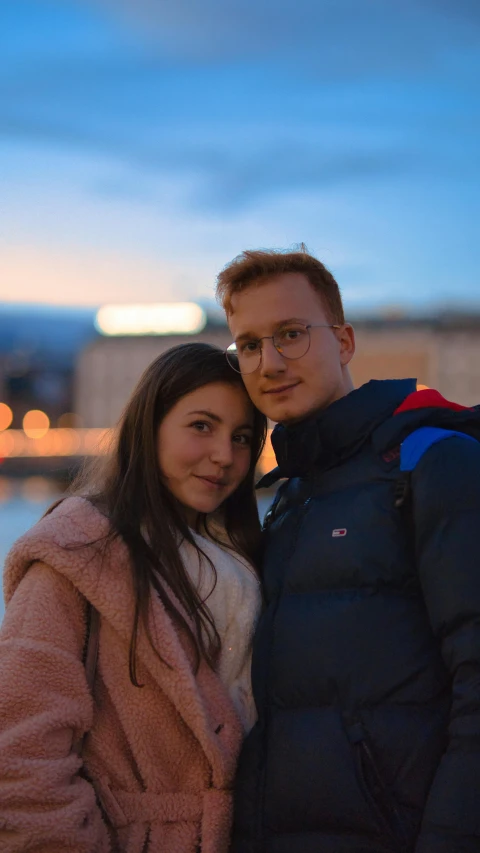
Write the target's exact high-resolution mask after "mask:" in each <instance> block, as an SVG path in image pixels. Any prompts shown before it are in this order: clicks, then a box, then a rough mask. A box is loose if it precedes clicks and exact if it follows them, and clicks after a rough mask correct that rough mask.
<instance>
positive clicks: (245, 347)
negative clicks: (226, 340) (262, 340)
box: [240, 341, 258, 355]
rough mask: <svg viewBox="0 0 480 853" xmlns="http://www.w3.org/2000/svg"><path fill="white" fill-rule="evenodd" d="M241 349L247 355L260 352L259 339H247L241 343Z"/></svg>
mask: <svg viewBox="0 0 480 853" xmlns="http://www.w3.org/2000/svg"><path fill="white" fill-rule="evenodd" d="M240 351H241V352H242V353H244V354H245V355H251V354H252V353H255V352H258V341H246V342H245V343H244V344H242V345H241V347H240Z"/></svg>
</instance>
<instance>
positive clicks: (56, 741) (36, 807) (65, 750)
mask: <svg viewBox="0 0 480 853" xmlns="http://www.w3.org/2000/svg"><path fill="white" fill-rule="evenodd" d="M107 530H108V521H107V520H106V519H105V518H104V516H102V515H101V514H100V513H99V512H98V511H97V510H95V509H94V508H93V507H92V506H91V504H90V503H89V502H88V501H85V500H84V499H82V498H69V499H68V500H65V501H64V502H63V503H62V504H60V506H59V507H57V508H56V509H55V510H54V511H53V513H51V514H50V515H49V516H47V517H46V518H44V519H42V520H41V521H40V522H39V523H38V524H37V525H36V526H35V527H33V528H32V530H30V531H29V532H28V533H27V534H26V535H25V536H23V537H22V538H21V539H19V540H18V542H17V543H16V544H15V545H14V547H13V549H12V551H11V552H10V554H9V556H8V558H7V562H6V566H5V575H4V591H5V601H6V603H7V610H6V615H5V619H4V622H3V626H2V628H1V631H0V849H1V850H2V851H3V853H20V851H22V853H26V851H35V853H107V851H112V853H114V851H115V853H116V851H125V853H147V851H148V853H195V851H198V850H201V851H202V853H225V851H227V850H228V846H229V834H230V825H231V788H232V782H233V777H234V772H235V767H236V761H237V756H238V752H239V748H240V744H241V739H242V727H241V724H240V721H239V719H238V717H237V715H236V712H235V710H234V707H233V705H232V703H231V700H230V698H229V696H228V694H227V692H226V690H225V688H224V687H223V685H222V684H221V682H220V680H219V679H218V677H217V675H216V674H215V673H213V672H212V670H211V669H209V667H208V666H207V665H206V664H204V663H202V664H201V666H200V669H199V671H198V672H197V674H196V675H195V674H194V672H193V668H192V660H191V652H189V650H188V646H187V644H186V643H185V642H184V641H182V638H181V636H180V634H179V633H178V632H177V630H176V629H175V628H174V626H173V624H172V621H171V619H170V618H169V616H168V615H167V613H166V611H165V609H164V607H163V605H162V604H161V602H160V601H159V600H158V597H155V598H154V600H153V603H152V609H151V618H150V629H151V632H152V636H153V638H154V640H155V643H156V644H157V648H158V649H159V651H160V654H161V655H162V657H163V658H164V660H165V661H166V663H168V664H169V665H170V667H171V668H169V666H167V665H166V663H162V661H161V660H160V659H159V658H158V656H157V655H156V654H155V652H154V651H153V649H152V648H151V646H150V644H149V643H148V640H147V638H146V636H145V634H144V633H143V632H141V633H140V636H139V641H138V647H137V651H138V668H137V675H138V678H139V680H140V682H141V683H142V684H143V685H144V686H143V687H142V688H136V687H133V685H132V684H131V682H130V677H129V669H128V649H129V642H130V634H131V629H132V622H133V610H134V599H133V592H132V585H131V581H130V575H129V570H128V567H129V557H128V552H127V549H126V546H125V544H124V543H123V542H122V541H120V540H116V541H115V542H114V544H113V545H112V547H111V548H110V550H109V552H108V554H107V555H106V556H105V558H104V559H103V561H102V559H101V556H100V552H99V546H98V545H92V544H87V545H85V543H91V542H92V541H94V540H96V539H98V538H99V537H101V536H103V535H104V534H105V533H106V532H107ZM82 545H83V546H84V547H76V546H82ZM85 599H88V600H89V601H91V602H92V604H93V605H94V606H95V607H96V608H97V610H98V611H99V613H100V617H101V620H100V646H99V657H98V665H97V673H96V679H95V686H94V701H92V697H91V695H90V693H89V690H88V686H87V682H86V677H85V669H84V667H83V664H82V651H83V648H84V642H85V634H86V618H85V613H86V606H85ZM83 732H88V733H89V734H88V735H87V738H86V742H85V744H84V748H83V764H84V767H83V769H82V770H81V765H82V760H81V759H79V758H78V757H77V756H76V755H75V753H74V751H73V750H72V743H74V741H75V739H76V738H77V737H78V736H79V735H81V734H82V733H83ZM80 770H81V772H80V773H79V771H80Z"/></svg>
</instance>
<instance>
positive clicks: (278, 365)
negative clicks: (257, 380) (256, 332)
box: [260, 338, 287, 376]
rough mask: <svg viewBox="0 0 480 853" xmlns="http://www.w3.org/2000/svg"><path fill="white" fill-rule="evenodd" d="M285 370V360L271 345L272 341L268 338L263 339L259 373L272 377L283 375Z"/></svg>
mask: <svg viewBox="0 0 480 853" xmlns="http://www.w3.org/2000/svg"><path fill="white" fill-rule="evenodd" d="M286 369H287V366H286V364H285V359H284V358H283V356H282V355H281V354H280V353H279V351H278V350H277V349H276V347H275V346H274V345H273V341H272V340H271V339H270V338H264V339H263V341H262V361H261V363H260V373H261V374H262V375H263V376H273V375H275V374H277V373H284V372H285V370H286Z"/></svg>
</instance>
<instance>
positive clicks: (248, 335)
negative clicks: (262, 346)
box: [235, 317, 308, 343]
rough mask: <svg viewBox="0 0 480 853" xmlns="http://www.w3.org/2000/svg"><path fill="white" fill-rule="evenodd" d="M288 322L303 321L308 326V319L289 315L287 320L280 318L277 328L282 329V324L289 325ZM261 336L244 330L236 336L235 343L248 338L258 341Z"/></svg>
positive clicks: (303, 324)
mask: <svg viewBox="0 0 480 853" xmlns="http://www.w3.org/2000/svg"><path fill="white" fill-rule="evenodd" d="M288 323H301V324H302V326H308V321H307V320H305V319H304V318H301V317H287V319H286V320H279V321H278V323H275V328H276V329H281V328H282V326H287V325H288ZM260 337H263V335H261V336H259V335H255V334H254V333H253V332H242V334H241V335H239V336H238V338H235V343H236V342H237V341H246V340H252V339H253V340H256V341H258V340H259V338H260Z"/></svg>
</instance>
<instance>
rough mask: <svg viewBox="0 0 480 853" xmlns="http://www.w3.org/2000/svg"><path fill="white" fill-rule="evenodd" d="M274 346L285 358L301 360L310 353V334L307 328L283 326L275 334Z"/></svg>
mask: <svg viewBox="0 0 480 853" xmlns="http://www.w3.org/2000/svg"><path fill="white" fill-rule="evenodd" d="M273 345H274V347H275V349H276V350H277V351H278V352H279V353H281V354H282V355H283V356H284V357H285V358H293V359H295V358H301V357H302V356H303V355H305V354H306V353H307V352H308V349H309V346H310V332H309V330H308V328H307V327H306V326H301V325H293V326H283V327H282V328H281V329H278V331H277V332H275V334H274V336H273Z"/></svg>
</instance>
